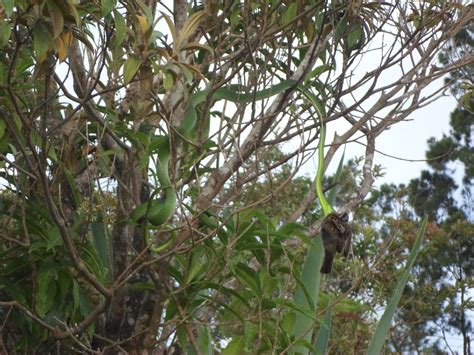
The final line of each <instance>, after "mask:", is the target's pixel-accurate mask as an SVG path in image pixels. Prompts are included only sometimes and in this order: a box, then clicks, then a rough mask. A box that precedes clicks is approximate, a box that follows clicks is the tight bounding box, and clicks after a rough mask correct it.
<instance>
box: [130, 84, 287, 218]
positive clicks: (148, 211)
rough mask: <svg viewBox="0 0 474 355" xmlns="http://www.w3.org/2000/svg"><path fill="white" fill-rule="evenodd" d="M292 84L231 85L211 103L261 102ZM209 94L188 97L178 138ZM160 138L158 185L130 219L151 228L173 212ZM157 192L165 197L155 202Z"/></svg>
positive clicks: (166, 151)
mask: <svg viewBox="0 0 474 355" xmlns="http://www.w3.org/2000/svg"><path fill="white" fill-rule="evenodd" d="M294 84H295V81H294V80H284V81H282V82H280V83H278V84H276V85H273V86H272V87H270V88H268V89H263V90H260V91H257V92H255V93H242V92H238V91H237V90H238V86H236V85H231V86H229V87H228V88H220V89H217V90H215V91H214V92H213V94H212V100H214V101H217V100H222V99H225V100H228V101H232V102H235V103H246V102H250V101H252V100H263V99H266V98H269V97H271V96H273V95H275V94H278V93H280V92H282V91H284V90H287V89H289V88H291V87H292V86H293V85H294ZM208 95H209V90H202V91H198V92H196V93H195V94H194V95H193V96H192V97H191V99H190V100H189V103H188V106H187V109H186V111H185V116H184V119H183V121H182V123H181V124H180V126H179V128H178V133H179V135H181V136H183V137H189V135H190V133H191V132H192V130H193V129H194V127H195V126H196V123H197V121H198V114H197V111H196V106H197V105H199V104H200V103H202V102H203V101H204V100H205V99H206V97H207V96H208ZM162 138H164V139H162V142H161V143H160V144H159V145H158V160H157V164H156V174H157V178H158V182H159V183H160V186H159V188H158V189H156V190H155V191H154V192H153V193H152V195H151V197H150V199H149V201H147V202H144V203H142V204H141V205H139V206H138V207H136V208H135V209H134V210H133V212H132V214H131V216H130V217H131V219H132V220H133V221H138V220H140V219H141V218H143V217H146V218H147V219H148V221H149V222H150V223H151V224H152V225H154V226H161V225H163V224H165V223H166V222H167V221H168V220H169V219H170V218H171V216H172V215H173V214H174V212H175V210H176V201H177V196H176V191H175V190H174V189H173V186H172V184H171V180H170V177H169V173H168V164H169V159H170V141H169V137H168V136H164V137H162ZM160 192H163V195H164V196H163V197H160V198H157V199H155V196H156V195H157V194H158V193H160Z"/></svg>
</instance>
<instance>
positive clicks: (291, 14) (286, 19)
mask: <svg viewBox="0 0 474 355" xmlns="http://www.w3.org/2000/svg"><path fill="white" fill-rule="evenodd" d="M296 10H297V3H296V2H292V3H291V4H290V6H288V8H287V9H286V11H285V13H284V14H283V17H282V19H281V21H282V23H283V25H287V24H289V23H290V22H291V21H293V19H294V18H295V17H296Z"/></svg>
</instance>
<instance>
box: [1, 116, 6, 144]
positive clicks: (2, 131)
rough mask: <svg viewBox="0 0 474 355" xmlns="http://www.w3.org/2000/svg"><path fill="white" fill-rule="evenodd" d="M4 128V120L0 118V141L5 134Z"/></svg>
mask: <svg viewBox="0 0 474 355" xmlns="http://www.w3.org/2000/svg"><path fill="white" fill-rule="evenodd" d="M5 127H6V124H5V120H4V119H2V118H1V119H0V139H1V138H3V135H4V134H5Z"/></svg>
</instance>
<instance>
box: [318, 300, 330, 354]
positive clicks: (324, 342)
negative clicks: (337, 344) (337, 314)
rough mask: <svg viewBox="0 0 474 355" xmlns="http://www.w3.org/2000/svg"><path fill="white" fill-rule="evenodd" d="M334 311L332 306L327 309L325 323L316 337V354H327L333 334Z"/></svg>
mask: <svg viewBox="0 0 474 355" xmlns="http://www.w3.org/2000/svg"><path fill="white" fill-rule="evenodd" d="M332 309H333V306H332V305H329V307H328V308H327V309H326V312H325V313H324V320H323V323H322V324H321V327H320V328H319V330H318V334H317V336H316V344H315V345H314V347H315V348H316V354H318V355H324V354H326V353H327V350H326V349H327V347H328V343H329V336H330V334H331V322H332Z"/></svg>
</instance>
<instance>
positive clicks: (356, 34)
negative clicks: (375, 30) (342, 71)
mask: <svg viewBox="0 0 474 355" xmlns="http://www.w3.org/2000/svg"><path fill="white" fill-rule="evenodd" d="M361 36H362V28H361V25H360V24H358V23H356V24H354V25H353V26H352V27H351V28H350V32H349V35H348V36H347V47H348V49H349V50H352V49H353V48H354V47H355V46H356V44H357V43H358V42H359V40H360V38H361Z"/></svg>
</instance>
